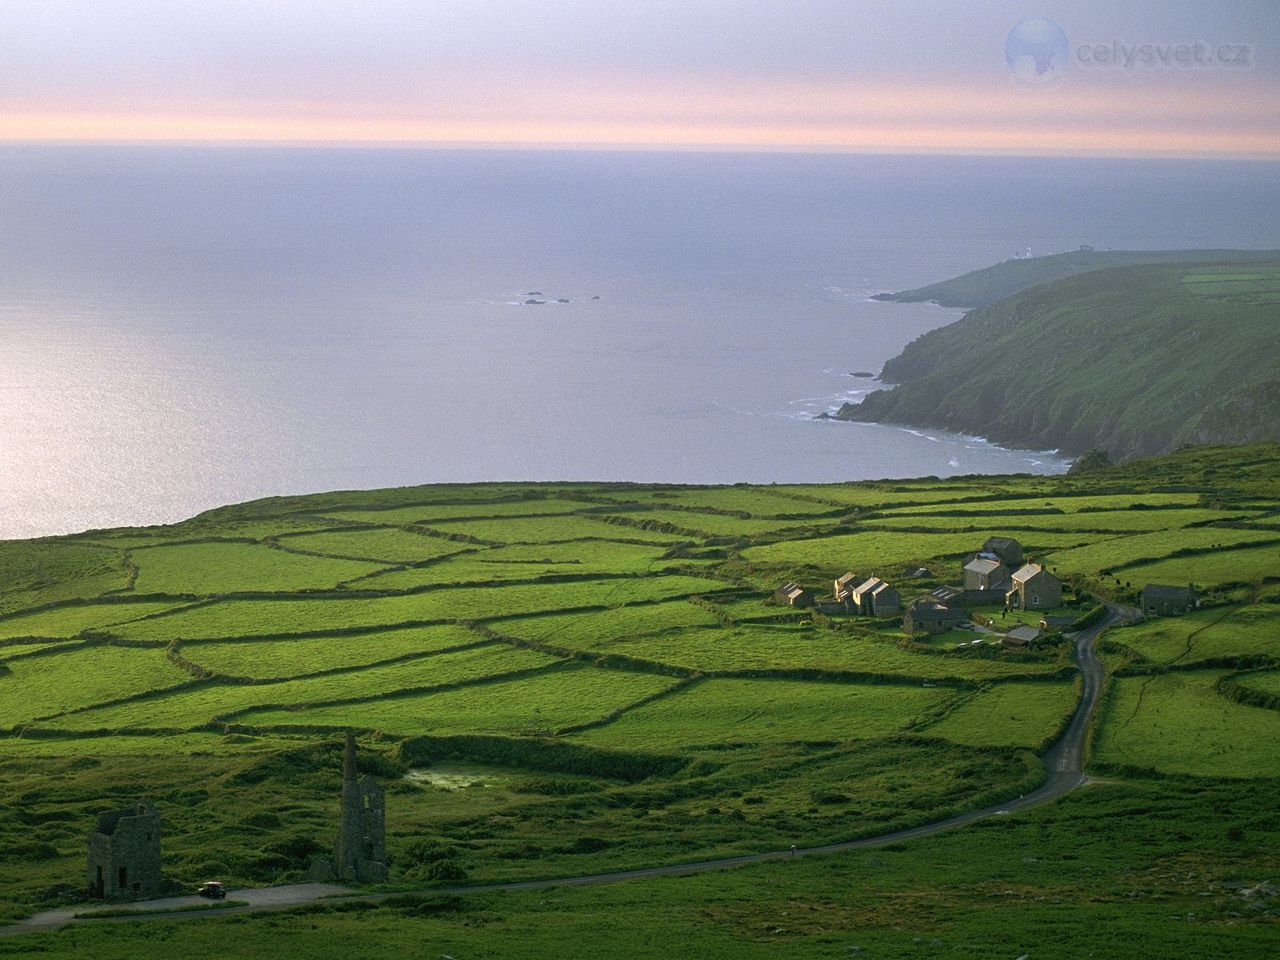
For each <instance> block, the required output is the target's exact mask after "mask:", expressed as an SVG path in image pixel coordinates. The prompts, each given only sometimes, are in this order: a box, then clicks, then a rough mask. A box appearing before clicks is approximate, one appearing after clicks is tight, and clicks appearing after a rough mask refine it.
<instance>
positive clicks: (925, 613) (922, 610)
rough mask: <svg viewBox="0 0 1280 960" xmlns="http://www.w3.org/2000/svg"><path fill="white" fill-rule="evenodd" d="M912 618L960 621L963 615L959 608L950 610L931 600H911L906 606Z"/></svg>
mask: <svg viewBox="0 0 1280 960" xmlns="http://www.w3.org/2000/svg"><path fill="white" fill-rule="evenodd" d="M907 611H908V612H909V613H910V614H911V618H912V619H913V620H955V621H956V622H960V621H962V620H964V619H965V615H964V614H963V613H961V612H960V611H959V610H952V609H951V608H950V607H944V606H943V605H942V604H940V603H937V602H935V601H933V600H925V599H920V600H912V601H911V603H910V604H909V605H908V607H907Z"/></svg>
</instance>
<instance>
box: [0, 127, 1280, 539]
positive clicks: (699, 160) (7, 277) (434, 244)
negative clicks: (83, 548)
mask: <svg viewBox="0 0 1280 960" xmlns="http://www.w3.org/2000/svg"><path fill="white" fill-rule="evenodd" d="M1278 183H1280V177H1277V167H1276V166H1275V165H1265V164H1244V163H1238V164H1232V163H1213V162H1164V161H1142V162H1135V161H1127V162H1126V161H1102V160H1015V159H973V158H969V159H958V158H902V157H839V156H782V155H771V156H760V155H699V154H658V153H603V152H534V151H530V152H515V151H512V152H498V151H476V152H463V151H459V152H448V151H410V150H312V149H195V148H191V149H185V148H184V149H167V148H121V147H100V148H83V147H75V148H72V147H30V148H5V149H3V150H0V211H2V213H0V281H2V282H0V537H19V536H35V535H41V534H49V533H58V532H66V531H74V530H81V529H84V528H88V527H96V526H105V525H115V524H141V523H155V522H162V521H172V520H177V519H180V518H183V517H186V516H189V515H191V514H193V513H195V512H198V511H200V510H203V509H206V508H209V507H212V506H216V505H218V504H222V503H226V502H230V501H237V500H245V499H249V498H252V497H259V496H264V495H268V494H278V493H301V492H308V491H318V490H326V489H333V488H348V487H375V486H387V485H399V484H411V483H423V482H429V481H469V480H509V479H521V480H559V479H600V480H618V479H628V480H655V481H687V482H720V483H723V482H734V481H752V482H769V481H831V480H846V479H857V478H878V477H904V476H916V475H925V474H936V475H950V474H957V473H979V472H984V473H985V472H1007V471H1032V472H1053V471H1059V470H1062V469H1063V468H1064V464H1063V463H1062V461H1060V460H1059V459H1057V458H1055V457H1054V456H1052V455H1051V454H1049V453H1044V452H1028V451H1011V450H1003V449H1000V448H997V447H994V446H992V445H989V444H986V443H983V442H981V441H979V440H976V439H974V438H966V437H960V436H955V435H949V434H945V433H939V432H936V431H925V430H917V431H912V430H905V429H902V428H899V427H894V426H879V425H867V424H844V423H831V422H820V421H816V420H814V419H813V418H814V415H815V414H817V413H820V412H822V411H824V410H829V409H833V408H835V407H836V406H838V405H839V404H840V403H841V402H842V401H844V400H846V399H849V398H850V397H856V396H858V395H860V393H861V392H862V391H864V390H866V389H868V387H869V386H870V384H869V382H868V381H867V380H866V379H863V378H858V377H854V376H851V374H854V373H857V372H860V371H871V372H878V371H879V369H880V366H881V365H882V364H883V363H884V361H885V360H887V359H888V358H889V357H891V356H893V355H894V354H896V353H897V352H898V351H899V350H900V349H901V348H902V347H903V346H904V345H905V344H906V343H907V342H908V341H910V340H912V339H913V338H914V337H917V336H919V335H920V334H921V333H923V332H925V331H927V330H929V329H931V328H933V327H936V326H938V325H940V324H943V323H947V322H950V321H951V320H953V319H955V318H956V317H957V316H958V312H956V311H948V310H943V309H941V308H938V307H934V306H930V305H896V304H881V303H874V302H871V301H869V300H868V297H869V295H871V294H873V293H876V292H878V291H882V290H894V289H900V288H904V287H909V286H915V285H919V284H921V283H925V282H929V281H932V280H936V279H941V278H944V277H947V276H950V275H952V274H956V273H959V272H962V271H964V270H969V269H973V268H976V267H980V266H984V265H987V264H989V263H993V262H996V261H999V260H1003V259H1006V258H1008V257H1010V256H1012V255H1014V254H1019V253H1022V252H1024V251H1026V250H1027V249H1028V248H1029V249H1030V250H1031V251H1032V252H1033V253H1036V254H1042V253H1049V252H1054V251H1059V250H1064V249H1072V248H1074V247H1076V246H1077V245H1079V244H1082V243H1090V244H1095V245H1097V246H1098V247H1108V246H1112V247H1117V248H1119V247H1140V248H1153V247H1194V246H1218V247H1221V246H1246V247H1263V246H1270V247H1276V246H1280V190H1278V189H1277V184H1278ZM530 300H535V301H544V302H539V303H527V302H526V301H530ZM992 361H993V362H998V358H994V357H993V358H992Z"/></svg>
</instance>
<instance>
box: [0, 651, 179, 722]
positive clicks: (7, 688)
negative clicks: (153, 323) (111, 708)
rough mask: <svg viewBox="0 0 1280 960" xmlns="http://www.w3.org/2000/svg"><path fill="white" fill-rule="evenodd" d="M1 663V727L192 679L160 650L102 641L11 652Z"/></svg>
mask: <svg viewBox="0 0 1280 960" xmlns="http://www.w3.org/2000/svg"><path fill="white" fill-rule="evenodd" d="M4 665H5V666H6V667H7V668H8V669H7V671H6V672H5V673H0V728H11V727H15V726H19V725H21V724H24V723H30V722H31V721H33V720H36V719H38V718H40V717H46V716H50V715H52V714H58V713H62V712H64V711H67V710H74V709H76V708H78V707H86V706H89V705H91V704H94V703H101V702H103V701H106V700H113V699H116V698H119V697H127V696H131V695H134V694H139V693H145V692H147V691H149V690H156V689H159V688H163V687H170V686H173V685H174V684H177V683H181V682H183V681H187V680H190V679H191V676H190V675H189V674H187V673H185V672H183V671H182V670H181V669H179V668H178V667H176V666H174V665H173V664H171V663H170V662H169V661H168V660H166V659H165V656H164V651H163V650H159V649H136V648H133V647H115V646H107V645H105V644H95V645H93V646H86V647H79V648H65V649H62V650H53V651H50V652H48V653H43V652H42V653H38V654H32V655H28V656H24V657H20V658H16V659H14V658H11V659H9V660H7V661H4Z"/></svg>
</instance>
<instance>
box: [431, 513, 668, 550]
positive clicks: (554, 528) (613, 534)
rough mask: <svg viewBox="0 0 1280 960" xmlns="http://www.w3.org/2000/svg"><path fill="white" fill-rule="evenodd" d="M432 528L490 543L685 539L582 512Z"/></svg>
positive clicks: (444, 523)
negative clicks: (608, 521) (591, 539)
mask: <svg viewBox="0 0 1280 960" xmlns="http://www.w3.org/2000/svg"><path fill="white" fill-rule="evenodd" d="M429 529H431V530H435V531H438V532H440V533H443V534H446V535H450V536H455V535H457V536H463V537H474V538H476V539H478V540H483V541H487V542H492V543H558V542H561V541H565V540H583V539H587V538H595V539H600V540H627V541H634V542H638V543H675V542H677V541H679V540H687V539H688V537H684V536H681V535H678V534H673V533H662V532H659V531H657V530H641V529H640V528H638V527H633V526H627V525H625V524H621V523H607V522H605V520H603V519H597V518H596V517H588V516H583V515H581V514H564V515H563V516H554V517H512V518H510V519H503V518H496V519H490V520H448V521H442V522H440V523H432V524H431V525H430V527H429Z"/></svg>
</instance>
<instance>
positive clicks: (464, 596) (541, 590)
mask: <svg viewBox="0 0 1280 960" xmlns="http://www.w3.org/2000/svg"><path fill="white" fill-rule="evenodd" d="M724 587H725V584H724V583H722V582H720V581H716V580H708V579H705V578H701V577H684V576H669V577H644V578H634V579H631V578H618V579H613V580H587V581H571V582H566V583H535V584H527V583H525V584H514V585H511V586H502V585H496V586H483V587H464V588H458V589H437V590H428V591H426V592H423V593H415V594H407V595H404V596H389V597H357V598H351V599H348V598H341V597H333V598H331V597H324V598H315V599H310V600H288V599H281V600H227V601H220V602H218V603H213V604H209V605H207V606H202V607H195V608H192V609H190V610H185V611H179V612H177V613H174V614H166V615H162V616H159V617H152V618H150V619H147V620H139V621H135V622H133V623H131V624H128V625H126V626H124V627H122V628H120V632H121V633H122V634H124V635H126V636H128V637H131V638H136V639H174V638H182V639H188V640H190V639H208V638H215V637H236V636H262V635H272V634H293V633H304V632H325V631H334V630H337V631H341V630H344V629H349V628H353V627H375V626H395V625H397V624H401V623H406V622H421V621H446V620H468V619H488V618H492V617H495V616H511V615H515V614H521V613H534V612H537V611H541V610H558V609H564V608H566V607H569V608H573V607H597V606H598V607H608V606H615V605H619V604H624V603H632V602H636V601H647V600H663V599H667V598H669V597H676V596H683V595H686V594H690V593H697V592H705V591H713V590H722V589H724Z"/></svg>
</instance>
